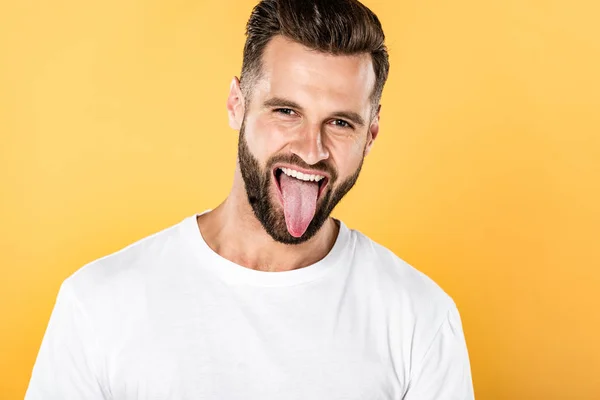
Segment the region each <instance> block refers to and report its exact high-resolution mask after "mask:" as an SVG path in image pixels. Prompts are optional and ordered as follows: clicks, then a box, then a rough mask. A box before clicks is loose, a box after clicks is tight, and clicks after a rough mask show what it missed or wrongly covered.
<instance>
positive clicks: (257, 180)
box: [238, 121, 364, 244]
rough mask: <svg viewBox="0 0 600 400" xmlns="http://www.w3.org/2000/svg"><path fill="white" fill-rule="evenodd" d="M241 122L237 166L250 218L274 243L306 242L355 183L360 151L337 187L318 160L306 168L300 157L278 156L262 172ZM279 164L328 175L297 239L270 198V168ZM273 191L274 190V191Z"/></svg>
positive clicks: (330, 169) (330, 170)
mask: <svg viewBox="0 0 600 400" xmlns="http://www.w3.org/2000/svg"><path fill="white" fill-rule="evenodd" d="M244 122H245V121H244ZM244 122H242V126H241V128H240V134H239V139H238V163H239V167H240V171H241V173H242V178H243V180H244V186H245V187H246V195H247V196H248V202H249V203H250V206H251V207H252V211H253V212H254V215H255V216H256V218H257V219H258V220H259V221H260V223H261V225H262V226H263V228H264V229H265V231H266V232H267V233H268V234H269V236H271V237H272V238H273V240H275V241H276V242H279V243H284V244H300V243H303V242H306V241H307V240H309V239H310V238H312V237H313V236H314V235H315V234H316V233H317V232H318V231H319V229H321V227H322V226H323V224H324V223H325V221H327V219H328V218H329V215H330V214H331V212H332V211H333V209H334V208H335V206H336V205H337V204H338V203H339V202H340V200H342V198H343V197H344V196H345V195H346V193H348V192H349V191H350V189H352V187H353V186H354V184H355V183H356V181H357V179H358V175H359V174H360V170H361V168H362V164H363V161H364V151H363V158H361V160H360V164H359V166H358V168H357V169H356V171H355V172H354V174H352V175H351V176H350V177H348V178H346V179H345V180H344V181H342V182H340V183H339V184H337V185H336V183H337V180H338V174H337V171H336V170H335V169H334V168H333V167H332V166H330V165H329V164H327V163H326V162H325V161H319V162H318V163H316V164H314V165H309V164H307V163H305V162H304V160H302V158H300V157H299V156H297V155H296V154H293V153H290V154H280V155H276V156H273V157H271V158H269V159H268V160H267V163H266V166H265V168H264V169H262V168H261V167H260V163H259V162H258V160H257V159H256V157H254V155H253V154H252V153H251V152H250V149H249V147H248V143H247V141H246V136H245V135H244ZM279 162H285V163H289V164H290V165H297V166H299V167H301V168H306V169H313V168H314V169H318V170H320V171H326V172H327V173H329V175H330V177H329V182H328V183H327V185H328V187H327V188H326V189H325V191H324V192H323V193H322V195H321V196H320V198H318V199H317V209H316V211H315V215H314V217H313V219H312V220H311V222H310V224H309V225H308V227H307V228H306V231H305V232H304V234H303V235H302V236H300V237H294V236H292V235H291V234H290V233H289V231H288V229H287V225H286V222H285V216H284V213H283V207H280V206H279V204H277V203H276V201H277V200H275V199H272V196H271V195H270V193H271V190H272V189H271V186H273V181H272V177H271V176H272V171H273V166H274V165H275V164H276V163H279ZM276 176H277V175H276ZM275 190H278V189H277V188H275Z"/></svg>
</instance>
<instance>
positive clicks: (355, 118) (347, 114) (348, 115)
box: [263, 97, 365, 126]
mask: <svg viewBox="0 0 600 400" xmlns="http://www.w3.org/2000/svg"><path fill="white" fill-rule="evenodd" d="M263 105H264V106H265V107H282V108H283V107H286V108H287V107H289V108H294V109H296V110H298V111H303V108H302V107H301V106H300V104H298V103H296V102H295V101H292V100H287V99H284V98H281V97H273V98H270V99H268V100H266V101H265V102H264V103H263ZM331 115H332V116H335V117H340V118H344V119H348V120H350V121H352V122H353V123H355V124H356V125H359V126H364V125H365V120H364V119H363V117H361V116H360V114H359V113H357V112H354V111H336V112H334V113H332V114H331Z"/></svg>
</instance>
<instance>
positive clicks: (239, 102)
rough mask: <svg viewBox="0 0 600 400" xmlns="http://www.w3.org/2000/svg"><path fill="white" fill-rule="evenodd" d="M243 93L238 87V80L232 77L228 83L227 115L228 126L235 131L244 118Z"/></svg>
mask: <svg viewBox="0 0 600 400" xmlns="http://www.w3.org/2000/svg"><path fill="white" fill-rule="evenodd" d="M244 107H245V102H244V95H243V94H242V89H241V87H240V80H239V79H238V78H237V77H235V76H234V77H233V79H232V80H231V85H229V96H228V97H227V115H228V116H229V126H230V127H231V128H232V129H235V130H236V131H239V130H240V128H241V127H242V121H243V120H244V112H245V110H244Z"/></svg>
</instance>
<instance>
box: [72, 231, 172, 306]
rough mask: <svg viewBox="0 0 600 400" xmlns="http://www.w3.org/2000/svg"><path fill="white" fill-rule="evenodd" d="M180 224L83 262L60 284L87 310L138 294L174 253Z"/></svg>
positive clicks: (116, 304) (134, 296)
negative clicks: (85, 262)
mask: <svg viewBox="0 0 600 400" xmlns="http://www.w3.org/2000/svg"><path fill="white" fill-rule="evenodd" d="M180 226H181V224H176V225H172V226H170V227H168V228H165V229H162V230H160V231H158V232H156V233H153V234H151V235H148V236H146V237H143V238H141V239H139V240H137V241H135V242H133V243H131V244H129V245H127V246H125V247H123V248H122V249H120V250H118V251H115V252H113V253H111V254H108V255H106V256H103V257H101V258H98V259H96V260H93V261H91V262H89V263H87V264H85V265H83V266H82V267H80V268H79V269H78V270H76V271H75V272H74V273H73V274H71V275H70V276H69V277H67V278H66V279H65V280H64V282H63V283H62V285H63V286H64V287H65V288H67V290H69V291H70V292H72V293H73V295H74V296H75V297H76V299H77V300H78V301H79V302H80V303H82V305H84V306H85V308H86V309H89V310H90V311H91V312H93V310H94V309H98V308H103V309H106V308H107V307H108V306H110V305H111V304H113V305H114V306H115V307H119V304H118V303H119V302H120V301H123V299H125V298H136V296H138V295H141V294H142V293H143V291H144V288H145V286H146V284H147V282H148V281H149V280H151V279H155V277H156V276H157V275H160V273H161V268H165V266H167V264H168V263H166V262H165V260H166V259H167V258H172V256H170V255H172V254H177V253H178V249H177V246H179V243H178V242H179V241H178V237H179V235H180V232H179V229H180Z"/></svg>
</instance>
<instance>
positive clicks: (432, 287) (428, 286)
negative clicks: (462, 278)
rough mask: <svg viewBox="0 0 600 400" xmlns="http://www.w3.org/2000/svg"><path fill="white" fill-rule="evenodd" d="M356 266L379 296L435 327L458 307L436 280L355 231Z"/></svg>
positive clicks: (404, 312)
mask: <svg viewBox="0 0 600 400" xmlns="http://www.w3.org/2000/svg"><path fill="white" fill-rule="evenodd" d="M351 234H352V236H353V237H354V242H355V260H357V262H356V263H355V265H354V267H355V268H356V269H357V270H358V273H359V274H360V276H361V279H364V280H366V281H367V282H371V284H373V285H376V290H377V292H378V295H379V296H384V297H385V301H387V302H391V303H394V304H397V305H398V306H399V307H401V309H402V312H403V314H404V315H410V316H412V318H414V322H415V323H417V321H421V322H425V321H427V322H426V325H429V326H431V327H434V326H436V325H438V326H439V324H440V323H441V322H442V321H443V320H444V319H445V318H446V316H447V314H448V312H450V310H452V309H453V308H455V307H456V305H455V303H454V300H453V299H452V297H450V295H449V294H448V293H446V291H444V289H442V288H441V287H440V285H438V284H437V283H436V282H435V281H434V280H433V279H432V278H430V277H429V276H428V275H426V274H425V273H423V272H421V271H420V270H418V269H417V268H415V267H414V266H412V265H410V264H409V263H408V262H406V261H405V260H403V259H402V258H400V257H399V256H398V255H396V254H395V253H394V252H393V251H391V250H390V249H388V248H386V247H384V246H383V245H381V244H379V243H377V242H375V241H374V240H372V239H370V238H369V237H367V236H366V235H364V234H362V233H360V232H359V231H356V230H352V231H351Z"/></svg>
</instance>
